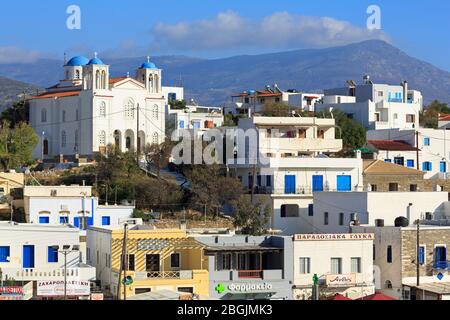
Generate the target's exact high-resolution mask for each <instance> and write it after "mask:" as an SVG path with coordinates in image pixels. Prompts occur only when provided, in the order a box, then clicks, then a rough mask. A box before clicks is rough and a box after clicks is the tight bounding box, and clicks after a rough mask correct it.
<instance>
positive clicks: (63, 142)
mask: <svg viewBox="0 0 450 320" xmlns="http://www.w3.org/2000/svg"><path fill="white" fill-rule="evenodd" d="M66 145H67V134H66V132H65V131H63V132H61V148H65V147H66Z"/></svg>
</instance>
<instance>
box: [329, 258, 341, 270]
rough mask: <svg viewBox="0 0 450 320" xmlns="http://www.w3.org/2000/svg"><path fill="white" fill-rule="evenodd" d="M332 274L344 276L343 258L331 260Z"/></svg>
mask: <svg viewBox="0 0 450 320" xmlns="http://www.w3.org/2000/svg"><path fill="white" fill-rule="evenodd" d="M331 274H342V258H331Z"/></svg>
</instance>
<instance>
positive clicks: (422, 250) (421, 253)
mask: <svg viewBox="0 0 450 320" xmlns="http://www.w3.org/2000/svg"><path fill="white" fill-rule="evenodd" d="M419 264H425V248H424V247H419Z"/></svg>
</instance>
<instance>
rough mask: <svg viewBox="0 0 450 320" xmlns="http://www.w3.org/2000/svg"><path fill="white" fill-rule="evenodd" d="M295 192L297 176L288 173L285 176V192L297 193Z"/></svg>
mask: <svg viewBox="0 0 450 320" xmlns="http://www.w3.org/2000/svg"><path fill="white" fill-rule="evenodd" d="M295 192H296V183H295V176H292V175H286V176H285V177H284V193H285V194H295Z"/></svg>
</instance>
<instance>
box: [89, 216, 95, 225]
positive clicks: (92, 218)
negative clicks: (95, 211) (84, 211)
mask: <svg viewBox="0 0 450 320" xmlns="http://www.w3.org/2000/svg"><path fill="white" fill-rule="evenodd" d="M93 225H94V217H88V227H92V226H93Z"/></svg>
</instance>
